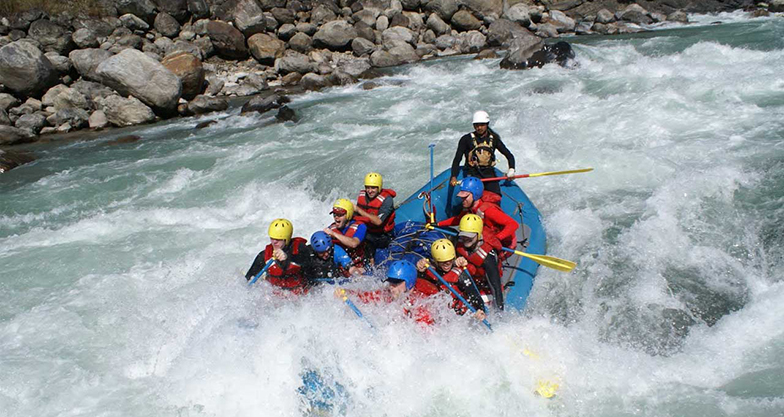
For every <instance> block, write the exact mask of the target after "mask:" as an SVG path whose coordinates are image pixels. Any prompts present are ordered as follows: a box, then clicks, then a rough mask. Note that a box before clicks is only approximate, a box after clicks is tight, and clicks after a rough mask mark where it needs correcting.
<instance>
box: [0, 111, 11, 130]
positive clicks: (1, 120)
mask: <svg viewBox="0 0 784 417" xmlns="http://www.w3.org/2000/svg"><path fill="white" fill-rule="evenodd" d="M0 125H3V126H11V119H10V118H9V117H8V112H6V111H5V109H0Z"/></svg>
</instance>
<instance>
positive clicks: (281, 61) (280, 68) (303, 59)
mask: <svg viewBox="0 0 784 417" xmlns="http://www.w3.org/2000/svg"><path fill="white" fill-rule="evenodd" d="M275 71H276V72H277V73H278V74H281V75H286V74H288V73H291V72H296V73H299V74H307V73H309V72H314V71H316V63H315V62H312V61H311V60H310V58H308V56H307V55H304V54H301V53H299V52H296V51H291V50H289V51H286V52H285V53H284V55H283V57H281V58H278V59H276V60H275Z"/></svg>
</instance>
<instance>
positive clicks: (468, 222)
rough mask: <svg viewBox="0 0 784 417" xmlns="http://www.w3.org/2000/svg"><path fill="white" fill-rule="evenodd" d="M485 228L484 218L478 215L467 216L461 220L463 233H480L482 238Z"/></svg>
mask: <svg viewBox="0 0 784 417" xmlns="http://www.w3.org/2000/svg"><path fill="white" fill-rule="evenodd" d="M483 227H484V222H483V221H482V218H481V217H479V216H477V215H476V214H466V215H465V216H463V218H461V219H460V231H461V232H466V233H478V234H479V235H480V236H481V235H482V228H483Z"/></svg>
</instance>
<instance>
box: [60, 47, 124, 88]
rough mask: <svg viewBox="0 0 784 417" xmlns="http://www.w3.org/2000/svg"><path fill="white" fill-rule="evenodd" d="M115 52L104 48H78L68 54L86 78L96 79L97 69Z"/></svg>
mask: <svg viewBox="0 0 784 417" xmlns="http://www.w3.org/2000/svg"><path fill="white" fill-rule="evenodd" d="M112 56H113V54H112V53H111V52H109V51H106V50H103V49H76V50H73V51H71V53H70V54H68V58H70V59H71V63H73V66H74V67H75V68H76V71H77V72H78V73H79V75H81V76H82V77H83V78H84V79H86V80H93V81H96V80H97V79H98V78H97V77H96V76H95V69H96V68H98V65H100V64H101V63H102V62H103V61H106V60H107V59H109V58H111V57H112Z"/></svg>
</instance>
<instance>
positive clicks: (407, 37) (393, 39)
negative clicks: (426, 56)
mask: <svg viewBox="0 0 784 417" xmlns="http://www.w3.org/2000/svg"><path fill="white" fill-rule="evenodd" d="M381 39H382V45H383V46H384V49H387V50H389V49H392V48H394V47H396V46H399V45H403V44H408V45H411V46H414V45H416V40H417V37H416V34H415V33H414V32H413V31H412V30H411V29H409V28H404V27H402V26H395V27H391V28H389V29H387V30H385V31H384V32H382V33H381Z"/></svg>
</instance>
